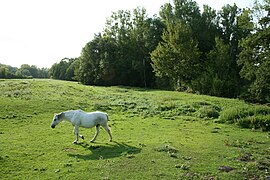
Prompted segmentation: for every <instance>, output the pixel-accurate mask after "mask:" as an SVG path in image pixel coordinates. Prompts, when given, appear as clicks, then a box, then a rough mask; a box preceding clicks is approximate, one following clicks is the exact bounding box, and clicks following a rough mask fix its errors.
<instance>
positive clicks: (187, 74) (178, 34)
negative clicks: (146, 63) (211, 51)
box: [151, 22, 200, 86]
mask: <svg viewBox="0 0 270 180" xmlns="http://www.w3.org/2000/svg"><path fill="white" fill-rule="evenodd" d="M191 33H192V32H191V29H190V28H189V26H187V25H185V24H184V23H181V22H175V23H174V24H167V31H166V32H165V33H164V34H163V36H162V38H163V42H161V43H159V45H158V46H157V48H156V49H155V50H154V51H153V52H152V53H151V59H152V61H153V64H152V65H153V68H154V71H155V72H156V74H157V75H159V76H167V77H169V78H171V79H173V83H174V85H176V86H178V85H187V86H188V85H190V83H191V80H192V79H193V78H194V77H196V75H197V72H198V62H199V57H200V52H199V50H198V47H197V45H198V43H197V41H196V40H194V39H193V38H192V36H191Z"/></svg>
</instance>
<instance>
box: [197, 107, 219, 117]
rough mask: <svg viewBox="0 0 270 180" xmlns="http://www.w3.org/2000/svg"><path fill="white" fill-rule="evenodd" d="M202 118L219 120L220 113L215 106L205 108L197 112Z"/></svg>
mask: <svg viewBox="0 0 270 180" xmlns="http://www.w3.org/2000/svg"><path fill="white" fill-rule="evenodd" d="M197 116H199V117H201V118H218V117H219V112H218V111H217V110H216V109H215V108H214V107H213V106H203V107H201V108H200V109H199V110H198V111H197Z"/></svg>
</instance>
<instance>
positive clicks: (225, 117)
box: [219, 106, 270, 131]
mask: <svg viewBox="0 0 270 180" xmlns="http://www.w3.org/2000/svg"><path fill="white" fill-rule="evenodd" d="M219 119H220V122H222V123H236V124H237V125H239V126H240V127H243V128H254V129H259V128H260V129H262V130H263V131H270V108H269V107H266V106H257V107H254V106H249V107H246V108H244V107H241V108H229V109H227V110H224V111H223V112H222V113H221V115H220V117H219Z"/></svg>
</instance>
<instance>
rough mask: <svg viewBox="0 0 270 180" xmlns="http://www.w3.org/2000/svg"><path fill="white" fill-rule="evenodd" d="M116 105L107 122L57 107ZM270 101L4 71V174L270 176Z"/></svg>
mask: <svg viewBox="0 0 270 180" xmlns="http://www.w3.org/2000/svg"><path fill="white" fill-rule="evenodd" d="M71 109H82V110H84V111H96V110H99V111H104V112H107V113H108V114H109V118H110V121H109V125H110V127H111V130H112V135H113V142H109V137H108V134H107V133H106V132H105V130H104V129H101V131H100V134H99V136H98V138H97V140H96V142H95V143H90V139H91V138H92V137H93V136H94V133H95V129H94V128H93V129H83V128H80V134H83V135H84V137H85V140H82V139H80V141H79V143H78V144H77V145H74V144H72V142H73V141H74V140H75V136H74V134H73V127H72V125H71V124H70V123H68V122H63V123H60V124H59V125H58V126H56V128H55V129H51V128H50V124H51V122H52V119H53V116H54V113H59V112H62V111H67V110H71ZM269 123H270V107H267V106H261V105H252V104H247V103H245V102H243V101H240V100H237V99H226V98H217V97H210V96H203V95H196V94H188V93H181V92H171V91H161V90H150V89H140V88H130V87H95V86H84V85H81V84H78V83H76V82H65V81H57V80H38V79H30V80H0V143H1V144H0V179H75V178H76V179H266V178H269V177H270V172H269V171H270V168H269V167H270V138H269V137H270V133H269V126H268V124H269Z"/></svg>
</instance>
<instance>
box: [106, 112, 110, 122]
mask: <svg viewBox="0 0 270 180" xmlns="http://www.w3.org/2000/svg"><path fill="white" fill-rule="evenodd" d="M105 114H106V117H107V121H109V116H108V114H107V113H105Z"/></svg>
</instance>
